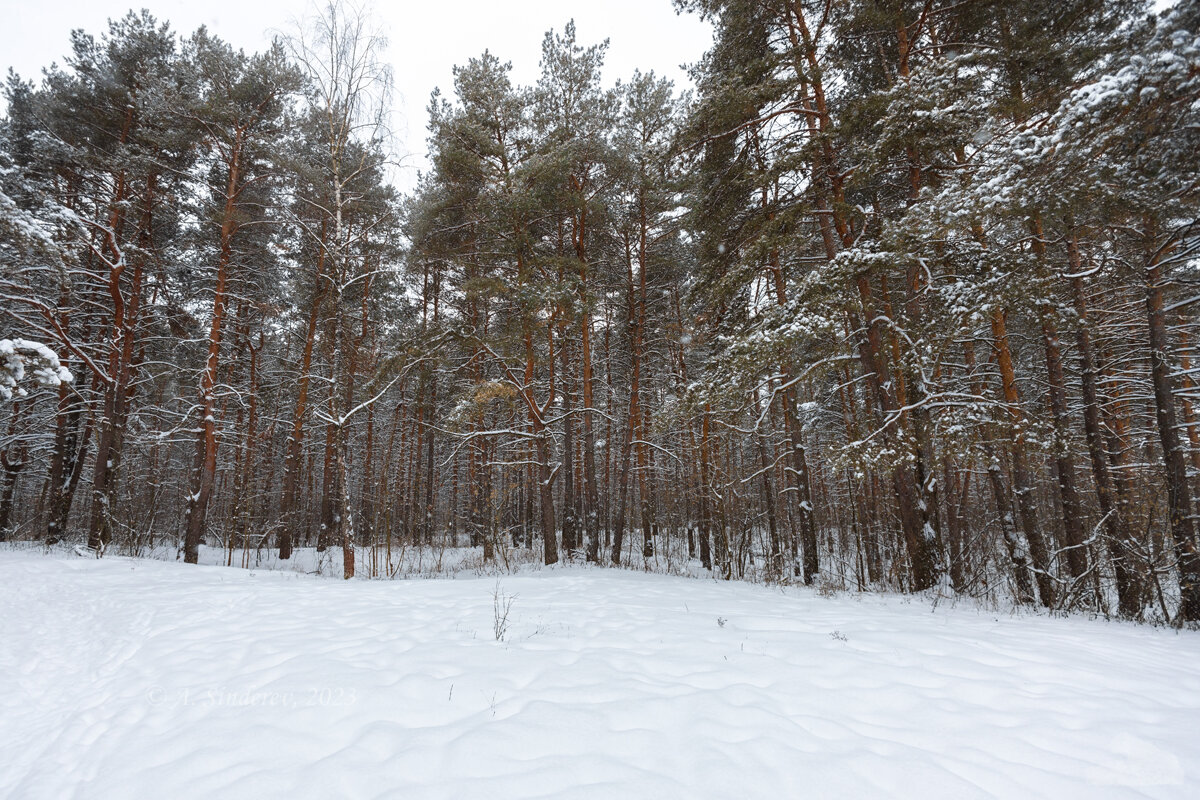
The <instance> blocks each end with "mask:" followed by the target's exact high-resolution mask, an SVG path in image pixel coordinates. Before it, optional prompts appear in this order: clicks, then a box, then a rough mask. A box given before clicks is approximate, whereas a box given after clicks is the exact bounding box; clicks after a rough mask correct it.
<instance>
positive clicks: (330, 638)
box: [0, 552, 1200, 800]
mask: <svg viewBox="0 0 1200 800" xmlns="http://www.w3.org/2000/svg"><path fill="white" fill-rule="evenodd" d="M514 596H515V600H512V602H511V605H510V606H509V612H508V620H507V622H508V624H507V630H506V631H505V632H504V638H503V640H501V641H498V640H497V639H496V636H495V629H496V628H497V625H496V624H495V623H496V619H495V616H496V612H495V609H496V608H497V607H500V608H501V609H503V607H504V606H505V605H506V604H507V601H508V600H509V599H511V598H513V597H514ZM500 627H503V626H500ZM0 642H3V645H2V646H0V797H11V798H22V800H28V799H31V798H56V799H57V798H159V797H170V798H176V799H178V798H212V797H221V798H241V797H245V798H262V797H289V798H331V797H347V798H374V797H389V798H405V800H408V799H409V798H472V797H488V798H516V797H521V798H534V797H545V798H567V799H574V798H618V797H619V798H640V797H645V798H689V800H691V799H693V798H731V797H739V798H741V797H746V798H751V797H753V798H758V797H762V798H797V797H901V798H903V797H913V798H922V799H923V800H928V798H943V797H945V798H951V797H952V798H972V797H1012V798H1031V797H1047V798H1055V800H1063V798H1074V797H1078V798H1116V797H1130V798H1145V797H1148V798H1185V797H1195V796H1197V795H1196V790H1197V787H1200V737H1197V736H1196V732H1197V719H1198V718H1200V714H1198V712H1200V666H1198V665H1200V635H1197V634H1195V633H1187V632H1185V633H1178V634H1177V633H1174V632H1169V631H1163V630H1155V629H1149V628H1144V627H1135V626H1132V625H1124V624H1110V623H1104V622H1100V621H1089V620H1081V619H1065V620H1064V619H1047V618H1038V617H1034V618H1013V617H1000V618H996V617H995V616H993V615H991V614H988V613H985V612H981V611H978V610H975V609H946V608H939V609H938V610H937V611H936V612H934V613H930V608H929V606H928V605H926V604H922V603H920V602H915V601H914V602H911V603H909V602H905V601H904V600H902V599H898V598H894V597H892V598H886V597H877V596H841V597H835V598H822V597H818V596H816V595H815V594H813V593H810V592H807V591H794V592H788V593H782V592H780V591H778V590H776V591H772V590H769V589H765V588H763V587H756V586H749V585H744V584H722V583H715V582H710V581H696V580H687V579H681V578H668V577H662V576H655V575H645V574H637V573H630V572H623V571H616V570H599V569H593V570H582V569H574V570H571V569H563V570H546V571H544V572H541V573H537V574H533V575H527V576H519V577H507V578H504V579H502V581H501V582H500V584H499V586H498V587H497V583H496V581H495V579H494V578H488V579H482V578H481V579H470V578H467V579H464V578H458V579H455V580H424V581H396V582H384V581H372V582H368V581H352V582H341V581H332V580H324V579H319V578H312V577H305V576H298V575H287V574H280V573H269V572H248V571H245V570H237V569H225V568H218V567H189V566H185V565H180V564H166V563H160V562H153V561H135V560H131V559H116V558H107V559H104V560H101V561H96V560H88V559H78V558H75V559H71V558H44V557H39V556H35V555H32V554H27V553H26V554H23V553H15V552H5V553H0Z"/></svg>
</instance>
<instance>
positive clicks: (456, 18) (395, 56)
mask: <svg viewBox="0 0 1200 800" xmlns="http://www.w3.org/2000/svg"><path fill="white" fill-rule="evenodd" d="M6 5H7V6H8V8H7V9H6V13H5V24H4V25H3V26H0V67H4V68H7V67H9V66H11V67H13V68H14V69H16V70H17V72H19V73H20V74H21V75H22V76H23V77H25V78H35V79H36V78H38V77H39V76H40V74H41V70H42V68H43V67H45V66H47V65H48V64H50V63H51V62H52V61H59V62H61V61H62V57H63V55H64V54H66V53H67V51H68V49H69V39H68V36H69V33H70V31H71V30H72V29H73V28H83V29H84V30H86V31H87V32H89V33H93V34H99V33H100V32H102V31H104V30H106V29H107V23H106V21H107V20H108V19H109V18H112V17H120V16H123V15H124V14H125V12H126V11H128V10H129V8H130V6H131V3H129V2H119V1H118V0H32V1H31V2H22V3H6ZM372 6H373V9H374V13H375V15H376V16H377V17H378V19H379V21H380V23H381V25H382V27H383V28H384V30H385V33H386V35H387V37H388V40H389V47H388V56H389V59H390V60H391V63H392V66H393V69H394V71H395V78H396V89H397V98H396V105H397V109H396V110H397V112H398V113H397V115H396V134H397V140H398V149H399V150H400V151H402V152H401V153H398V155H404V153H408V154H409V158H408V159H407V161H406V163H407V164H410V165H412V168H409V169H405V170H402V171H401V173H400V174H399V175H397V178H398V180H399V182H400V183H401V184H403V185H405V186H406V187H407V186H410V185H412V183H413V182H414V179H415V170H416V169H418V168H420V169H424V168H425V162H424V160H423V155H424V152H425V123H426V118H425V108H426V105H427V103H428V100H429V93H430V92H431V91H432V90H433V88H434V87H435V86H440V87H442V90H443V92H446V93H448V92H450V91H451V89H452V75H451V68H452V67H453V66H454V65H455V64H461V63H464V62H465V61H466V60H467V59H469V58H471V57H473V56H477V55H479V54H480V53H482V52H483V50H484V49H485V48H487V49H490V50H491V51H492V52H493V53H495V54H496V55H497V56H499V57H500V58H501V59H503V60H506V61H512V63H513V75H514V80H515V81H516V82H517V83H532V82H533V81H534V80H535V79H536V78H537V75H538V59H539V58H540V56H541V42H542V36H543V35H544V34H545V32H546V31H547V30H548V29H550V28H556V29H561V28H562V26H563V25H564V24H565V23H566V22H567V20H569V19H571V18H574V19H575V25H576V28H577V30H578V36H579V39H580V41H581V42H582V43H584V44H591V43H593V42H598V41H601V40H603V39H605V38H608V39H610V40H611V43H610V47H609V51H608V59H607V62H606V64H605V79H606V80H607V81H608V82H609V83H612V82H613V81H615V80H616V79H618V78H621V79H624V78H627V77H628V76H630V75H631V74H632V73H633V70H634V68H635V67H636V68H640V69H641V70H642V71H643V72H647V71H650V70H654V71H655V72H656V73H658V74H659V75H665V76H667V77H669V78H671V79H673V80H674V81H675V83H676V85H677V86H679V87H685V86H688V85H690V84H689V82H688V78H687V74H686V73H685V71H684V70H683V69H681V65H684V64H690V63H693V62H695V61H696V60H697V59H699V58H700V56H701V55H703V53H704V51H705V50H707V49H708V46H709V44H710V43H711V41H712V29H711V27H710V26H709V24H708V23H706V22H702V21H701V20H700V19H699V18H698V17H695V16H693V15H682V16H680V15H677V14H676V13H675V10H674V8H673V6H672V4H671V0H600V2H596V1H595V0H592V1H591V2H579V1H577V0H516V1H515V2H514V1H513V0H509V2H502V1H501V0H454V1H453V2H444V1H443V0H390V1H389V0H374V2H373V4H372ZM134 7H137V8H141V7H146V8H149V9H150V11H151V13H153V14H154V15H155V16H157V17H158V18H159V19H165V20H170V22H171V24H172V27H173V29H174V30H175V31H176V32H177V33H183V34H187V33H190V32H191V31H193V30H195V29H196V28H197V27H199V26H200V25H207V26H208V28H209V30H210V31H212V32H214V33H216V34H217V35H218V36H220V37H221V38H223V39H225V40H226V41H228V42H230V43H231V44H233V45H235V46H236V47H240V48H243V49H245V50H247V51H249V50H257V49H261V48H262V47H263V46H264V45H265V44H266V43H267V42H269V41H270V39H271V37H272V36H273V35H275V34H276V33H280V32H287V31H290V30H292V29H293V26H292V24H291V22H292V20H294V19H296V18H297V17H300V16H303V15H304V14H305V12H306V11H308V10H309V9H310V8H311V7H312V6H311V4H310V0H198V1H197V0H190V1H185V0H146V1H145V2H142V3H136V5H135V6H134Z"/></svg>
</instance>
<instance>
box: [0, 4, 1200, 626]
mask: <svg viewBox="0 0 1200 800" xmlns="http://www.w3.org/2000/svg"><path fill="white" fill-rule="evenodd" d="M677 6H678V7H679V11H680V12H681V13H690V14H699V15H702V16H703V17H704V18H706V19H708V20H710V21H711V22H712V24H713V26H714V40H713V46H712V49H711V50H710V51H709V52H708V53H707V54H706V55H705V56H704V58H703V59H702V60H701V61H700V62H699V63H697V64H695V65H694V66H693V67H692V76H693V81H694V90H693V91H689V92H681V91H678V90H677V88H676V87H674V86H673V85H672V84H671V83H670V82H669V81H665V80H663V79H661V78H659V77H656V76H655V75H654V74H652V73H651V74H641V73H635V74H634V75H632V76H625V77H623V78H622V79H621V80H620V81H614V80H608V79H606V77H604V76H602V70H603V66H604V59H605V52H606V47H607V44H606V43H599V44H588V43H586V39H585V34H586V32H579V33H578V34H577V32H576V30H575V26H574V25H573V24H567V25H566V26H565V27H564V28H563V29H562V30H559V31H551V32H550V33H547V34H546V37H545V40H544V43H543V46H542V53H541V62H540V64H541V75H540V78H538V80H537V81H536V83H535V84H534V85H532V86H520V85H515V84H514V83H513V81H512V80H511V77H510V74H511V69H510V66H509V65H508V64H507V63H505V62H504V61H503V60H502V59H501V58H499V57H498V56H496V55H494V54H493V53H492V52H485V53H483V54H482V55H480V56H479V57H478V58H475V59H472V60H470V61H469V62H468V63H466V64H463V65H461V66H460V67H458V68H457V69H456V70H455V73H454V80H453V86H452V87H448V88H447V90H446V91H445V92H444V93H435V94H434V96H433V97H432V99H431V101H430V105H429V118H428V126H429V128H428V130H429V133H428V143H429V145H428V146H429V167H428V169H427V170H426V171H425V172H424V173H423V174H422V176H421V178H420V180H419V182H418V185H417V187H416V189H415V190H414V191H412V192H410V193H401V192H399V191H398V190H397V189H396V188H395V187H394V186H393V176H394V174H395V170H394V168H393V165H394V160H395V156H394V154H393V153H392V150H393V149H394V148H393V147H392V145H391V138H390V136H389V132H388V124H387V122H388V119H389V117H390V110H389V89H390V76H389V70H388V67H387V64H386V60H385V57H384V49H383V48H384V46H385V44H386V43H385V41H384V39H383V38H382V36H381V35H380V34H379V33H378V32H376V31H375V30H374V29H373V28H372V22H371V19H370V17H369V16H368V15H365V14H363V13H361V12H359V11H357V10H356V9H354V8H353V7H351V6H349V5H346V4H341V3H334V4H331V5H329V6H327V7H325V8H324V9H323V11H322V13H320V14H316V15H314V16H313V17H312V18H310V19H309V20H308V21H307V23H305V24H304V26H303V27H302V29H301V30H300V31H298V32H297V34H296V35H294V36H292V37H290V38H283V39H280V40H279V41H277V42H276V43H275V45H274V46H273V47H271V48H270V49H268V50H266V51H265V52H262V53H257V54H245V53H243V52H240V51H237V50H235V49H233V48H231V47H230V46H229V45H228V44H226V43H224V42H223V41H221V40H220V39H219V38H217V37H216V36H214V35H213V34H212V33H210V32H207V31H205V30H204V29H201V30H199V31H196V32H195V33H193V34H191V35H186V36H184V35H179V34H176V33H175V32H173V31H172V30H171V29H170V28H169V26H168V25H167V24H166V23H164V22H161V21H158V20H156V19H155V18H153V17H152V16H151V15H150V14H148V13H147V12H140V13H130V14H129V15H128V16H126V17H124V18H123V19H120V20H116V21H114V22H112V23H111V24H110V27H109V29H108V30H107V31H105V32H103V33H102V34H100V35H98V36H93V35H90V34H88V33H85V32H82V31H79V32H76V33H75V34H74V35H73V36H72V39H71V42H70V43H69V53H68V55H67V56H66V57H65V58H64V59H63V60H62V62H61V66H56V67H51V68H48V69H47V70H46V71H45V72H44V74H43V76H42V77H41V78H40V79H39V80H38V81H36V82H31V81H28V80H25V79H23V78H21V77H18V76H16V75H13V74H11V73H10V75H9V78H8V81H7V84H6V87H5V92H6V97H7V116H6V118H5V119H4V120H3V121H2V123H0V310H2V311H3V312H4V313H3V318H2V319H3V324H2V327H0V334H2V335H3V336H4V337H7V338H4V339H0V355H2V356H3V358H2V359H0V395H2V396H3V404H2V405H0V468H2V469H0V538H5V537H7V538H8V539H11V540H21V541H33V542H43V543H46V544H49V545H70V546H73V547H76V548H77V549H78V550H79V551H81V552H82V551H83V548H89V549H90V551H92V552H94V553H96V554H98V555H99V554H103V553H106V552H107V553H127V554H129V553H140V552H143V551H146V550H147V549H149V548H153V547H156V546H161V545H164V544H166V545H168V546H170V547H171V548H177V550H178V553H179V555H180V557H181V558H183V559H184V560H186V561H189V562H195V561H197V559H198V557H199V554H200V552H201V550H202V549H212V550H219V551H220V552H221V553H222V555H221V561H222V563H231V564H239V563H240V564H249V563H251V562H252V560H253V559H255V558H256V557H257V556H256V554H261V553H263V552H265V551H277V557H278V558H282V559H288V558H289V557H292V554H293V550H294V549H298V548H311V547H315V548H316V549H317V550H318V551H321V552H328V553H330V554H331V555H332V554H337V553H339V552H340V555H341V568H342V569H343V571H344V574H345V576H346V577H351V576H354V575H355V574H359V575H369V576H385V575H390V574H393V572H394V571H395V566H394V565H395V564H396V563H397V559H399V558H400V557H401V555H402V553H404V552H406V551H408V550H412V549H414V548H428V549H430V550H445V549H449V548H474V550H473V551H472V552H473V553H475V554H476V557H477V558H478V559H479V563H481V564H486V563H488V562H495V563H496V564H497V565H499V566H500V567H507V566H510V565H512V564H516V563H521V562H522V561H532V560H537V561H540V562H543V563H545V564H554V563H556V562H560V561H564V560H576V561H580V562H593V563H598V564H612V565H624V566H627V567H633V568H638V569H643V568H644V569H652V570H662V571H674V572H687V571H689V570H690V571H693V572H695V571H705V572H706V573H707V571H711V574H712V575H713V576H715V577H718V578H724V579H731V578H747V579H754V580H763V581H770V582H803V583H806V584H810V583H816V584H817V585H819V586H822V587H828V588H831V589H837V588H850V589H858V590H866V589H889V590H898V591H908V592H921V591H925V590H929V589H931V588H933V589H937V590H939V591H941V592H946V593H949V592H954V593H957V594H960V595H967V596H975V597H981V598H990V599H992V600H1004V601H1010V602H1017V603H1029V604H1034V605H1041V606H1045V607H1047V608H1050V609H1055V610H1072V609H1083V610H1089V611H1093V612H1096V613H1101V614H1107V615H1113V616H1122V617H1128V618H1141V619H1155V620H1159V621H1164V622H1165V621H1184V620H1190V621H1195V620H1200V530H1198V526H1200V519H1198V518H1197V510H1198V509H1200V389H1198V388H1197V382H1198V381H1200V377H1198V376H1200V350H1198V345H1200V319H1198V317H1197V313H1196V311H1197V302H1198V301H1200V218H1198V211H1197V206H1198V200H1200V5H1198V4H1196V3H1195V2H1191V0H1183V2H1179V3H1177V4H1175V5H1174V6H1173V7H1171V8H1169V9H1167V10H1166V11H1160V12H1157V13H1156V12H1154V11H1153V9H1152V8H1151V7H1150V6H1149V5H1148V4H1146V3H1143V2H1139V0H1059V2H1053V3H1047V2H1044V1H1043V0H966V1H965V2H963V1H962V0H956V1H951V0H937V1H935V0H677ZM495 46H496V48H497V50H503V46H504V42H502V41H500V42H496V45H495Z"/></svg>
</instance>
